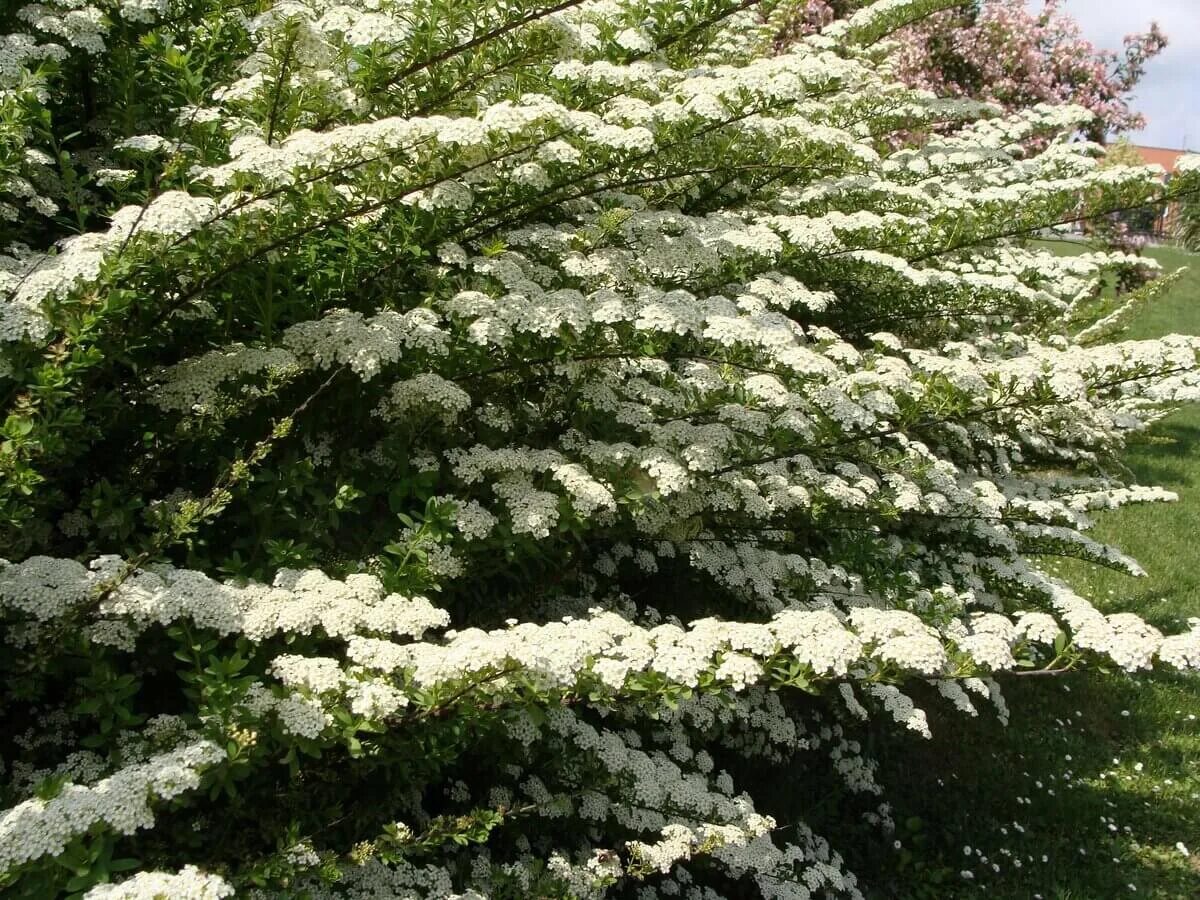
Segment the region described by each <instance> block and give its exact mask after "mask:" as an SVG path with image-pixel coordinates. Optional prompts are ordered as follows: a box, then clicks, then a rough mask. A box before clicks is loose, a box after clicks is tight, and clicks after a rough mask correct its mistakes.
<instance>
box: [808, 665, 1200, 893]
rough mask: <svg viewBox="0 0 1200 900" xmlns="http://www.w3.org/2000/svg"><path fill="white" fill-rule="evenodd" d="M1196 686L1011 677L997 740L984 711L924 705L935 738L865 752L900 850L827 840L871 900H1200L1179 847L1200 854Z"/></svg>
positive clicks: (1178, 678) (1168, 679)
mask: <svg viewBox="0 0 1200 900" xmlns="http://www.w3.org/2000/svg"><path fill="white" fill-rule="evenodd" d="M1198 685H1200V679H1197V678H1195V677H1193V676H1184V675H1175V674H1167V673H1164V674H1161V675H1159V674H1154V675H1150V676H1142V677H1138V678H1132V677H1128V676H1125V675H1102V674H1100V673H1095V672H1092V673H1083V674H1077V675H1072V676H1069V678H1068V679H1010V680H1009V681H1007V682H1006V684H1005V693H1006V695H1007V696H1008V700H1009V703H1010V705H1011V707H1012V710H1013V713H1012V716H1013V718H1012V724H1011V725H1010V726H1009V727H1007V728H1006V727H1004V726H1002V725H1000V724H999V723H998V722H997V721H996V720H995V717H994V715H993V714H992V713H991V711H990V710H987V709H983V708H982V706H981V708H980V717H979V718H978V719H968V718H965V717H963V716H962V715H961V714H958V713H955V712H946V711H945V703H944V701H943V702H941V703H940V704H939V703H938V702H937V701H932V700H929V699H926V698H922V700H924V702H920V701H918V705H923V706H924V707H925V708H926V709H927V710H928V711H929V712H930V725H931V728H932V730H933V738H932V740H929V741H920V740H917V739H914V738H911V737H910V736H908V735H904V734H896V733H894V731H893V732H891V733H889V732H887V731H882V732H880V733H879V734H878V735H876V736H875V738H874V739H873V740H871V741H870V743H871V744H873V745H874V747H873V750H874V753H875V755H876V756H877V757H878V759H879V761H880V772H879V781H880V782H881V783H882V784H883V785H884V788H885V790H884V798H885V799H886V800H887V801H889V802H890V803H891V804H892V807H893V815H894V817H895V819H896V822H897V834H896V835H895V838H896V839H898V840H901V843H902V845H903V846H902V848H901V849H899V850H897V849H895V848H894V847H893V845H892V844H891V842H890V840H880V839H879V838H878V837H869V836H868V832H867V831H866V830H859V831H857V833H855V832H850V833H845V834H842V835H836V834H834V833H829V834H828V835H827V836H828V837H829V838H830V839H831V841H832V843H833V844H834V846H835V847H838V848H839V849H843V850H846V852H847V856H848V861H849V862H850V864H851V868H852V870H854V869H857V871H858V874H859V875H860V877H861V879H862V881H863V882H864V887H865V888H866V893H867V896H868V897H870V898H881V900H882V898H885V897H887V898H926V897H955V898H959V897H961V898H974V897H981V896H987V897H991V898H1012V900H1016V898H1022V900H1029V898H1032V897H1033V896H1034V895H1035V894H1040V895H1041V896H1042V897H1044V898H1045V900H1065V898H1083V897H1086V898H1089V900H1092V898H1107V897H1117V896H1137V897H1153V898H1163V900H1167V898H1169V900H1176V898H1183V897H1198V896H1200V878H1198V877H1197V872H1196V868H1195V863H1196V862H1197V859H1196V858H1195V857H1192V858H1189V857H1184V856H1183V855H1182V854H1181V853H1179V852H1178V851H1177V850H1175V849H1174V848H1175V844H1176V842H1183V843H1184V844H1185V845H1186V846H1187V847H1189V848H1191V849H1193V850H1200V816H1198V815H1197V807H1198V805H1200V804H1198V802H1197V801H1198V798H1200V723H1198V722H1196V721H1194V720H1188V719H1187V715H1188V714H1189V712H1190V709H1194V703H1192V705H1191V707H1189V705H1188V703H1189V698H1190V697H1194V694H1195V691H1196V690H1197V687H1198ZM1176 710H1178V711H1179V713H1180V715H1176ZM1139 764H1140V768H1139ZM910 820H916V821H918V822H919V827H917V828H912V827H910V826H909V824H908V823H909V822H910ZM813 824H814V827H817V824H818V823H815V822H814V823H813ZM829 825H830V826H831V831H832V830H834V829H836V828H837V827H838V826H837V825H836V824H835V823H834V822H830V823H829ZM1127 829H1128V830H1127ZM817 830H818V831H820V827H817ZM965 847H970V848H971V850H970V854H967V853H965V852H964V848H965ZM1081 849H1082V851H1083V852H1082V853H1081V852H1080V851H1081ZM977 850H978V851H979V853H976V851H977ZM980 854H981V855H980ZM1043 855H1044V856H1045V857H1046V861H1045V862H1043V861H1042V857H1043ZM984 858H986V862H984V861H983V860H984ZM914 860H916V862H914ZM993 865H995V866H998V867H999V872H996V871H995V870H994V869H993V868H992V866H993ZM964 869H966V870H969V871H971V873H972V876H973V877H972V879H970V880H966V879H963V878H962V876H961V875H960V872H961V871H962V870H964ZM934 879H936V883H935V881H934ZM1130 884H1132V885H1134V886H1135V888H1136V893H1135V892H1134V891H1131V890H1130V889H1129V887H1128V885H1130Z"/></svg>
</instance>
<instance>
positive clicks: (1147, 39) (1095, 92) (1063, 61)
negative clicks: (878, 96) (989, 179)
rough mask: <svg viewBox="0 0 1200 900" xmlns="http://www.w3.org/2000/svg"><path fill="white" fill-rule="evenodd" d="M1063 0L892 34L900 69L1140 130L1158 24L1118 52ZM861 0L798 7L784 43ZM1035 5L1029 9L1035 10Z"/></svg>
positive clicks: (964, 93) (944, 87) (1160, 39)
mask: <svg viewBox="0 0 1200 900" xmlns="http://www.w3.org/2000/svg"><path fill="white" fill-rule="evenodd" d="M1060 4H1061V0H1040V2H1039V0H1034V2H1032V3H1030V2H1028V0H976V2H974V3H960V4H956V6H955V8H953V9H949V10H946V11H944V12H940V13H937V14H935V15H932V16H929V17H928V18H925V19H922V20H921V21H919V22H917V23H916V24H914V25H912V26H910V27H908V28H904V29H901V30H900V31H899V32H897V34H896V38H897V39H898V40H899V42H900V49H899V52H898V53H897V55H896V63H897V74H898V75H899V76H900V77H901V78H902V79H903V80H904V81H906V82H908V83H909V84H911V85H913V86H915V87H923V88H928V89H930V90H932V91H935V92H937V93H938V94H941V95H943V96H955V97H973V98H975V99H976V100H986V101H988V102H993V103H999V104H1001V105H1002V106H1004V108H1005V109H1008V110H1010V111H1012V110H1017V109H1022V108H1024V107H1026V106H1030V105H1032V104H1036V103H1074V104H1077V105H1079V106H1082V107H1085V108H1086V109H1088V110H1089V111H1090V112H1091V113H1092V115H1093V117H1094V118H1093V120H1092V121H1090V122H1087V123H1085V125H1084V128H1085V130H1086V131H1087V133H1088V135H1089V136H1090V137H1091V138H1092V139H1093V140H1097V141H1103V140H1104V139H1105V137H1106V135H1108V134H1111V133H1120V132H1124V131H1137V130H1138V129H1139V128H1142V127H1144V126H1145V124H1146V122H1145V118H1144V117H1143V116H1142V115H1141V114H1140V113H1138V112H1137V111H1135V110H1134V109H1132V108H1131V107H1130V103H1129V101H1130V94H1131V92H1132V91H1133V89H1134V87H1135V86H1136V85H1137V83H1138V81H1140V80H1141V78H1142V76H1143V75H1144V74H1145V71H1146V63H1147V62H1148V61H1149V60H1150V59H1152V58H1153V57H1155V56H1157V55H1158V54H1159V53H1161V52H1162V50H1163V48H1164V47H1166V45H1167V38H1166V35H1164V34H1163V32H1162V31H1161V30H1160V29H1159V27H1158V25H1157V24H1151V26H1150V29H1149V30H1148V31H1146V32H1145V33H1142V34H1130V35H1127V36H1126V38H1125V42H1124V43H1125V46H1124V48H1123V50H1122V53H1121V54H1117V53H1115V52H1113V51H1112V50H1104V49H1099V48H1097V47H1096V46H1095V45H1093V44H1092V43H1091V42H1090V41H1088V40H1087V39H1085V38H1084V37H1083V35H1082V34H1081V32H1080V30H1079V25H1078V23H1077V22H1076V21H1075V20H1074V19H1073V18H1071V16H1070V15H1068V14H1067V13H1066V12H1063V11H1062V9H1061V8H1060ZM859 5H861V4H859V3H857V2H855V0H804V2H802V3H797V4H795V7H796V8H795V11H794V12H793V14H792V15H791V16H790V17H789V18H788V20H787V25H786V27H785V29H784V30H783V32H782V33H781V38H780V40H781V42H786V41H787V40H788V39H790V38H791V37H792V36H794V35H796V34H802V33H808V32H810V31H813V30H816V29H820V28H823V27H825V26H826V25H828V24H829V23H830V22H832V21H834V20H835V19H837V18H841V17H843V16H845V15H847V14H849V13H850V12H851V11H852V10H853V9H855V8H857V7H858V6H859ZM1031 7H1032V8H1031Z"/></svg>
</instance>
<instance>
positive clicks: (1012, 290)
mask: <svg viewBox="0 0 1200 900" xmlns="http://www.w3.org/2000/svg"><path fill="white" fill-rule="evenodd" d="M949 5H951V3H950V2H949V0H882V2H879V3H876V4H875V5H873V6H871V7H869V8H867V9H864V10H862V11H860V12H858V13H856V14H854V15H853V16H852V17H850V18H848V19H846V20H842V21H840V22H837V23H834V24H831V25H830V26H829V27H828V28H826V29H825V31H824V32H823V33H821V34H818V35H813V36H809V37H807V38H805V39H803V40H801V41H798V42H797V43H795V44H794V45H793V46H790V47H789V48H787V50H786V51H785V52H782V53H779V54H773V53H772V52H771V51H770V49H769V48H770V47H771V43H772V38H773V36H774V35H775V34H777V33H778V30H779V28H780V24H781V20H782V19H781V17H784V16H787V15H789V14H790V13H791V10H790V9H787V8H782V7H773V6H771V5H769V4H766V3H760V4H754V3H752V2H733V0H695V2H691V3H682V2H678V0H598V2H597V0H590V2H582V0H562V2H559V3H557V4H556V5H547V6H536V5H533V4H531V3H523V2H513V0H479V2H475V3H447V2H443V0H414V2H406V3H398V2H396V3H393V2H390V0H362V2H357V0H351V2H349V3H342V4H335V3H332V2H326V0H279V2H270V0H261V2H255V3H241V2H231V0H91V2H87V0H47V2H44V3H40V4H30V5H26V6H20V7H18V8H16V9H15V10H13V11H8V12H5V13H3V14H2V17H0V25H2V26H3V30H4V35H3V37H2V38H0V48H2V49H0V91H2V93H0V176H2V178H3V181H2V182H0V185H2V188H3V194H2V195H0V200H2V205H0V217H2V219H3V221H0V232H2V233H0V244H2V246H3V256H0V291H2V292H3V304H2V305H0V341H2V342H0V395H2V397H3V403H4V410H5V412H4V418H3V428H2V432H3V433H2V443H0V471H2V472H3V480H2V482H0V554H2V555H3V556H4V557H5V559H6V560H7V561H5V562H2V563H0V638H2V641H3V646H4V652H3V653H2V654H0V710H2V713H0V714H2V716H3V722H4V729H3V735H2V736H0V747H2V748H3V750H2V754H3V769H2V778H0V806H2V807H3V812H0V873H2V874H0V888H2V889H4V890H5V891H6V895H9V896H14V897H30V898H46V897H52V896H59V895H71V896H76V897H86V898H88V900H100V898H151V897H154V898H158V897H170V898H177V897H188V898H216V897H226V896H232V895H233V894H234V893H235V892H236V893H237V894H238V895H239V896H247V897H313V898H320V897H356V898H368V897H412V898H435V897H437V898H449V897H475V898H478V897H485V896H486V897H496V898H529V897H556V898H557V897H574V898H596V897H601V896H612V897H631V898H637V900H650V898H654V897H660V896H664V897H676V896H678V897H686V898H695V900H710V898H721V897H749V896H762V897H770V898H808V897H822V896H846V897H855V896H860V891H861V889H862V886H861V885H860V884H859V882H858V881H857V880H856V877H855V876H854V874H853V873H851V872H849V871H846V867H845V866H844V865H843V861H842V858H841V857H840V856H839V854H838V852H837V850H836V848H833V847H830V846H829V845H828V843H827V842H825V841H824V840H823V839H822V838H821V837H820V836H818V835H816V834H814V833H812V831H811V830H810V829H809V828H808V827H807V826H806V825H805V824H804V822H803V818H804V810H803V809H799V810H792V811H791V813H787V811H786V810H784V809H782V808H781V807H780V806H778V805H777V799H778V798H777V797H776V796H775V794H776V793H777V792H775V791H773V790H772V785H777V784H780V783H781V782H782V781H783V780H785V779H792V778H794V777H799V775H800V774H801V773H804V772H809V773H818V774H819V773H825V776H823V777H826V778H827V783H828V785H829V790H830V791H835V790H836V791H839V792H844V793H852V792H853V793H858V794H861V795H862V796H863V798H864V799H863V804H864V805H863V809H864V810H866V811H867V812H868V813H869V815H870V816H871V817H873V818H872V821H875V822H877V823H879V826H880V827H881V828H886V827H887V824H888V819H889V817H888V811H887V807H886V805H884V806H880V805H879V804H880V802H881V801H880V798H879V797H878V796H877V795H878V794H879V793H880V791H881V790H882V788H881V786H880V785H878V784H877V783H876V781H875V778H874V776H873V773H874V767H873V764H872V762H871V760H870V759H869V758H868V757H867V756H866V755H865V754H864V752H863V744H862V743H861V742H860V740H859V735H860V734H861V729H863V728H865V727H867V726H866V725H865V724H864V722H863V720H877V721H879V722H881V723H883V722H886V723H889V725H890V727H891V728H893V729H895V730H896V731H897V732H899V733H904V732H906V731H912V732H916V733H920V734H925V733H927V732H928V727H929V726H928V720H927V718H926V713H925V710H926V709H928V708H930V707H931V706H933V705H940V704H946V705H949V706H951V707H955V708H957V709H959V710H961V711H962V713H963V714H964V716H974V715H976V714H978V713H980V712H983V711H984V709H985V708H986V709H987V710H991V711H992V712H994V713H995V714H998V715H1000V716H1001V717H1002V718H1003V717H1006V716H1007V711H1006V708H1005V703H1004V699H1003V696H1004V695H1003V686H1004V683H1005V681H1006V680H1007V679H1012V678H1015V677H1019V676H1020V675H1021V674H1022V673H1030V672H1039V673H1055V672H1061V671H1066V670H1069V669H1073V668H1075V667H1077V666H1080V665H1083V664H1086V663H1089V662H1098V663H1100V664H1103V665H1115V666H1120V667H1122V668H1125V669H1129V670H1141V669H1146V668H1149V667H1151V666H1159V665H1162V666H1171V667H1178V668H1194V667H1198V666H1200V631H1198V630H1193V631H1192V632H1190V633H1185V634H1179V635H1174V636H1164V635H1163V634H1161V633H1159V632H1158V631H1156V630H1155V629H1154V628H1152V627H1150V626H1149V625H1147V624H1146V623H1145V622H1143V621H1142V620H1141V619H1139V618H1137V617H1136V616H1133V615H1128V614H1116V615H1105V614H1103V613H1101V612H1100V611H1098V610H1097V609H1096V608H1094V607H1093V606H1092V605H1091V604H1090V603H1089V602H1088V600H1087V599H1086V598H1084V597H1081V596H1079V595H1078V594H1077V593H1075V592H1073V591H1072V590H1071V588H1070V587H1069V586H1067V585H1066V584H1064V583H1062V582H1060V581H1057V580H1055V579H1054V578H1052V577H1050V576H1049V575H1048V574H1047V573H1046V572H1045V571H1043V569H1041V568H1040V567H1039V560H1041V559H1043V558H1045V557H1046V556H1071V557H1077V558H1081V559H1084V560H1088V561H1090V562H1092V563H1095V564H1096V565H1103V566H1111V567H1115V568H1118V569H1122V570H1124V571H1128V572H1130V573H1134V574H1136V573H1138V572H1139V569H1138V566H1137V563H1136V562H1134V561H1133V560H1132V559H1129V558H1128V557H1126V556H1125V555H1123V554H1122V553H1121V552H1120V551H1119V550H1118V549H1116V548H1113V547H1108V546H1105V545H1103V544H1101V543H1098V542H1096V541H1095V540H1093V539H1091V538H1089V537H1088V536H1087V534H1086V532H1087V529H1088V526H1089V524H1090V522H1089V518H1088V515H1089V512H1090V511H1092V510H1095V509H1102V508H1110V507H1114V506H1118V505H1120V504H1123V503H1127V502H1135V501H1137V502H1141V501H1163V500H1171V499H1173V497H1172V496H1171V495H1170V494H1168V493H1167V492H1164V491H1162V490H1159V489H1156V488H1154V487H1149V486H1139V485H1132V484H1126V483H1125V482H1124V481H1123V480H1122V476H1121V473H1122V472H1123V469H1122V468H1121V467H1120V466H1119V463H1118V460H1117V457H1118V455H1119V453H1120V451H1121V448H1122V446H1123V444H1124V442H1125V439H1126V437H1127V436H1128V435H1130V434H1131V433H1136V432H1138V431H1140V430H1142V429H1144V428H1146V427H1147V426H1148V425H1150V424H1151V423H1152V422H1153V421H1154V420H1155V419H1156V418H1158V417H1159V416H1161V415H1162V414H1163V411H1164V410H1165V409H1167V408H1169V407H1170V405H1171V404H1173V403H1178V402H1181V401H1185V400H1190V399H1195V398H1196V396H1197V395H1198V393H1200V371H1198V367H1197V351H1198V350H1200V339H1197V338H1193V337H1180V336H1174V337H1169V338H1165V339H1163V340H1160V341H1121V340H1119V334H1120V330H1121V327H1122V324H1123V323H1124V321H1125V320H1126V319H1127V318H1128V316H1129V314H1130V312H1131V311H1132V310H1134V309H1135V308H1136V307H1137V305H1138V304H1141V303H1144V302H1147V301H1148V300H1150V299H1152V297H1153V294H1154V293H1155V291H1157V290H1159V289H1160V288H1161V285H1163V284H1165V283H1167V280H1168V279H1160V280H1158V281H1157V282H1153V283H1152V284H1151V285H1150V286H1148V287H1145V288H1143V289H1141V290H1139V291H1138V292H1135V293H1134V294H1131V295H1127V296H1125V297H1123V298H1122V299H1121V300H1120V301H1119V304H1118V305H1116V306H1115V307H1114V306H1113V303H1112V302H1111V301H1107V300H1105V299H1103V298H1102V297H1101V295H1100V291H1099V288H1100V285H1101V284H1102V283H1103V282H1104V281H1105V280H1106V279H1109V280H1111V279H1112V278H1113V277H1115V276H1118V275H1120V274H1122V273H1124V272H1127V271H1129V270H1130V269H1131V268H1132V269H1138V270H1144V269H1146V268H1147V267H1150V266H1152V265H1153V264H1152V263H1151V261H1149V260H1147V259H1142V258H1136V257H1125V256H1121V255H1115V254H1102V253H1094V254H1089V255H1084V256H1081V257H1074V258H1059V257H1057V256H1055V255H1053V254H1051V253H1049V252H1046V251H1045V250H1042V249H1037V248H1036V247H1035V246H1034V245H1031V244H1029V243H1028V241H1027V240H1026V237H1027V236H1029V235H1031V234H1033V233H1036V232H1037V231H1038V230H1039V229H1042V228H1045V227H1049V226H1052V225H1054V224H1056V223H1061V222H1065V221H1073V220H1079V219H1084V218H1089V217H1094V216H1099V215H1102V214H1107V213H1109V212H1111V211H1113V210H1115V209H1121V208H1126V207H1138V206H1142V205H1144V204H1146V203H1148V202H1165V201H1166V200H1168V199H1170V198H1171V197H1177V196H1184V195H1186V194H1187V193H1188V192H1191V191H1195V190H1196V189H1197V187H1198V185H1200V174H1198V172H1197V169H1198V168H1200V167H1196V166H1189V165H1183V166H1181V171H1180V174H1179V175H1178V176H1177V177H1176V178H1175V179H1174V180H1173V181H1172V182H1171V185H1170V187H1169V189H1168V188H1164V187H1163V186H1162V185H1161V183H1160V181H1159V179H1158V178H1157V175H1156V172H1155V171H1154V170H1153V169H1148V168H1122V167H1100V166H1099V165H1098V161H1097V158H1098V156H1099V154H1100V153H1101V150H1100V148H1098V147H1097V146H1095V145H1093V144H1090V143H1086V142H1078V141H1073V140H1072V138H1071V136H1072V135H1073V134H1074V133H1075V132H1076V130H1077V128H1078V127H1079V126H1080V125H1081V124H1083V123H1086V122H1087V121H1088V117H1089V113H1088V112H1087V111H1086V110H1082V109H1079V108H1073V107H1049V106H1038V107H1035V108H1032V109H1028V110H1024V111H1020V112H1017V113H1014V114H1003V113H1002V112H1001V111H1000V110H998V109H995V108H992V107H988V106H985V105H980V104H978V103H975V102H970V101H962V100H940V99H938V98H936V97H934V96H933V95H931V94H929V93H924V92H920V91H917V90H914V89H912V88H909V87H905V86H903V85H902V84H899V83H896V82H894V81H893V78H892V74H891V73H892V71H893V62H892V59H893V58H892V55H891V53H892V45H890V44H889V40H888V38H889V35H891V34H892V33H893V32H895V31H896V30H897V29H900V28H902V27H904V26H905V25H907V24H910V23H912V22H914V21H917V20H919V19H920V18H921V17H923V16H925V15H929V14H931V13H934V12H936V11H938V10H939V9H943V8H946V7H948V6H949ZM6 9H9V8H8V7H6ZM934 126H937V127H936V128H935V127H934ZM922 128H923V129H925V130H927V131H928V132H929V133H930V134H935V135H937V136H936V137H934V138H931V139H930V140H929V141H928V142H927V143H926V144H924V145H923V146H922V147H920V148H919V149H895V147H896V142H895V141H894V139H893V137H894V135H895V134H897V133H900V132H910V131H914V130H921V129H922ZM1033 137H1038V138H1040V139H1039V140H1037V141H1033V140H1031V138H1033ZM1032 146H1037V147H1040V148H1041V149H1040V151H1038V152H1036V153H1035V152H1034V151H1032V150H1030V149H1029V148H1030V147H1032ZM1167 191H1169V192H1170V193H1169V194H1168V193H1166V192H1167ZM1198 624H1200V623H1198ZM965 721H966V720H965V719H964V723H965ZM964 727H969V726H968V725H966V724H964ZM784 793H786V792H784ZM785 813H787V815H786V817H785Z"/></svg>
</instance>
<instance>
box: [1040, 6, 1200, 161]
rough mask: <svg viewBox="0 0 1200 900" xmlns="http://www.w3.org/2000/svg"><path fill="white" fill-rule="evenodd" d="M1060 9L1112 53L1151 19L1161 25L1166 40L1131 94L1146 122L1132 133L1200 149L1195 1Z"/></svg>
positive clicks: (1199, 19) (1198, 11)
mask: <svg viewBox="0 0 1200 900" xmlns="http://www.w3.org/2000/svg"><path fill="white" fill-rule="evenodd" d="M1030 5H1031V6H1033V7H1035V8H1037V7H1040V6H1041V2H1040V0H1032V2H1031V4H1030ZM1063 7H1064V9H1065V10H1066V11H1067V12H1069V13H1070V14H1071V15H1072V16H1073V17H1074V18H1075V20H1076V21H1077V22H1079V26H1080V28H1081V29H1082V30H1083V33H1084V36H1085V37H1086V38H1087V39H1088V40H1090V41H1091V42H1092V43H1093V44H1096V45H1097V46H1100V47H1107V48H1110V49H1113V50H1117V51H1120V49H1121V47H1122V43H1121V40H1122V38H1124V37H1125V35H1127V34H1129V33H1130V32H1132V31H1144V30H1145V29H1146V27H1147V26H1148V25H1149V23H1150V22H1151V21H1157V22H1158V24H1159V25H1161V26H1162V29H1163V31H1165V32H1166V34H1167V37H1168V39H1169V40H1170V44H1169V45H1168V46H1167V49H1166V50H1164V51H1163V52H1162V53H1161V54H1160V55H1159V56H1157V57H1156V58H1155V59H1153V60H1151V61H1150V63H1149V64H1148V65H1147V67H1146V77H1145V78H1143V79H1142V81H1141V83H1140V84H1139V85H1138V87H1137V90H1136V91H1135V94H1134V107H1135V108H1136V109H1138V110H1140V111H1141V112H1142V113H1144V114H1145V116H1146V118H1147V120H1148V124H1147V126H1146V130H1145V131H1143V132H1140V133H1139V134H1136V135H1132V136H1131V137H1132V138H1133V139H1134V140H1135V141H1136V142H1137V143H1139V144H1147V145H1150V146H1152V147H1172V148H1183V149H1191V150H1196V149H1200V0H1065V3H1064V4H1063ZM1185 141H1186V144H1187V146H1186V148H1185V147H1184V143H1185Z"/></svg>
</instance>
